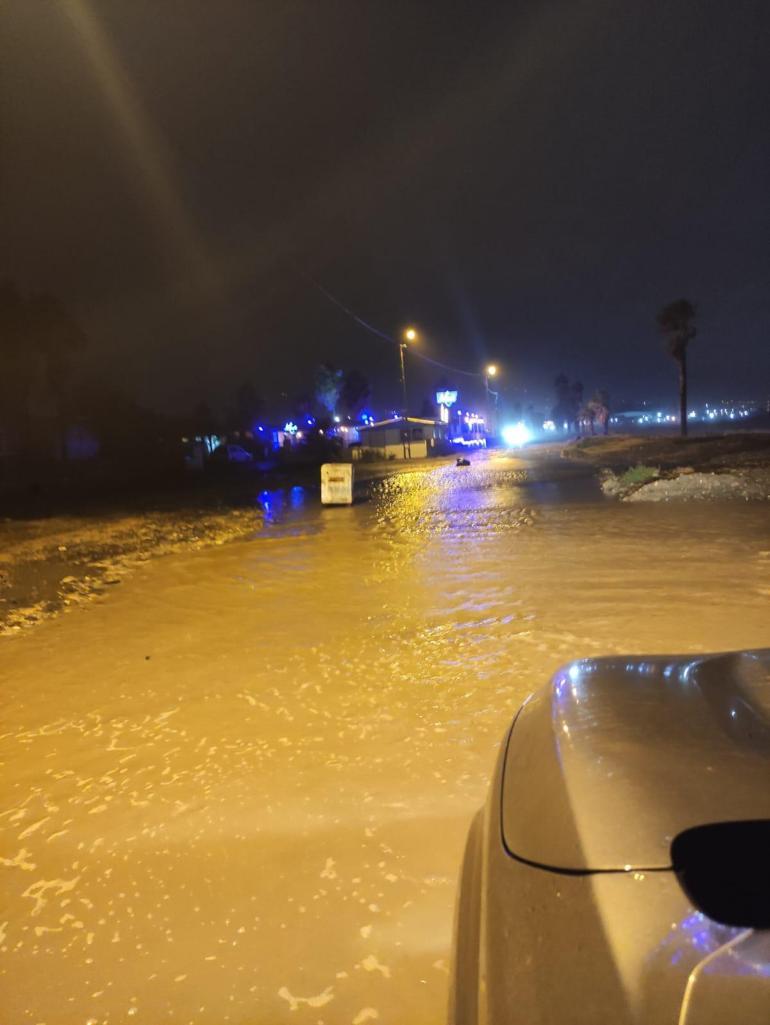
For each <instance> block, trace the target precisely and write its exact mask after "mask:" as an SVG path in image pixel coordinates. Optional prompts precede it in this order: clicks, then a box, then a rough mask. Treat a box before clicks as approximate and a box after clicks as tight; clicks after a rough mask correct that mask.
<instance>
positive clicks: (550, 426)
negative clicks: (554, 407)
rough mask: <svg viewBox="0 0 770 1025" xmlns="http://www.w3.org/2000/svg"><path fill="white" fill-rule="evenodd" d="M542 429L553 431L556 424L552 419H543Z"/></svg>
mask: <svg viewBox="0 0 770 1025" xmlns="http://www.w3.org/2000/svg"><path fill="white" fill-rule="evenodd" d="M543 430H544V431H555V430H556V424H555V423H554V422H553V420H544V421H543Z"/></svg>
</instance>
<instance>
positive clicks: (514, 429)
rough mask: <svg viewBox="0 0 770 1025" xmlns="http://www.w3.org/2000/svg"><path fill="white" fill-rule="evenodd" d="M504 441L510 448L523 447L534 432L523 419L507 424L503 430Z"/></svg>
mask: <svg viewBox="0 0 770 1025" xmlns="http://www.w3.org/2000/svg"><path fill="white" fill-rule="evenodd" d="M500 433H501V434H502V438H503V441H504V442H505V444H506V445H507V446H508V447H509V448H521V447H522V445H526V444H527V442H528V441H531V440H532V432H531V431H530V429H529V428H528V427H527V425H526V424H523V423H522V422H521V421H519V423H516V424H507V425H506V426H505V427H503V429H502V431H501V432H500Z"/></svg>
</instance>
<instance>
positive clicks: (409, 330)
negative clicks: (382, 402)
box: [398, 327, 417, 416]
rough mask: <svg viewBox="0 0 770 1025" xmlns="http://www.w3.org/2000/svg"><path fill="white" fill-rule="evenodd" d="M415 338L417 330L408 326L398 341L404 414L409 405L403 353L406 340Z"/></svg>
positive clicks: (411, 340) (407, 410)
mask: <svg viewBox="0 0 770 1025" xmlns="http://www.w3.org/2000/svg"><path fill="white" fill-rule="evenodd" d="M416 340H417V332H416V331H415V329H414V328H413V327H408V328H407V329H406V331H404V336H403V338H402V339H401V341H400V342H399V343H398V354H399V356H400V359H401V399H402V402H403V408H402V413H403V415H404V416H406V415H407V413H408V412H409V406H408V405H407V401H406V365H405V362H404V353H405V352H406V345H407V342H414V341H416Z"/></svg>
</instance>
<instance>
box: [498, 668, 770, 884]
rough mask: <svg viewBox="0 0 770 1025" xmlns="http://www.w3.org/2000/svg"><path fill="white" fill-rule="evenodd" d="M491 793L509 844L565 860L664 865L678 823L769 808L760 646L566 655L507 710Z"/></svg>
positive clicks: (761, 814) (588, 865) (769, 711)
mask: <svg viewBox="0 0 770 1025" xmlns="http://www.w3.org/2000/svg"><path fill="white" fill-rule="evenodd" d="M501 800H502V807H501V829H502V839H503V842H504V844H505V847H506V848H507V850H508V851H509V853H510V854H511V855H512V856H514V857H516V858H519V859H521V860H524V861H528V862H531V863H534V864H536V865H542V866H543V867H547V868H551V869H555V870H557V871H566V872H587V871H588V872H592V871H623V870H626V871H630V870H633V869H647V870H651V869H666V868H670V867H671V855H670V846H671V841H672V840H673V838H674V837H675V836H676V835H677V834H678V833H680V832H682V831H683V830H685V829H688V828H690V827H693V826H699V825H705V824H707V823H713V822H726V821H743V820H747V819H770V649H767V650H762V651H748V652H741V653H728V654H721V655H710V656H697V657H692V656H683V657H676V658H672V657H670V656H669V657H651V658H625V657H624V658H601V659H590V660H584V661H579V662H574V663H572V664H571V665H568V666H565V667H564V668H563V669H561V670H559V672H557V673H556V674H555V676H554V677H553V679H552V680H551V682H550V684H549V685H548V686H547V687H544V688H543V689H541V690H540V691H538V692H536V693H535V694H534V695H532V697H531V698H530V699H529V700H528V701H527V702H525V704H524V705H523V706H522V708H521V710H520V712H519V714H518V716H517V718H516V721H515V722H514V725H513V728H512V730H511V733H510V736H509V740H508V746H507V751H506V754H505V759H504V768H503V785H502V796H501Z"/></svg>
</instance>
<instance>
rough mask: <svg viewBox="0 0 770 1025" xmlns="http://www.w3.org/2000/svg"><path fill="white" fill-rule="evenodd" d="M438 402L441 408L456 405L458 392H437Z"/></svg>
mask: <svg viewBox="0 0 770 1025" xmlns="http://www.w3.org/2000/svg"><path fill="white" fill-rule="evenodd" d="M436 402H437V403H438V404H439V406H447V407H449V406H453V405H454V404H455V402H457V392H456V391H437V392H436Z"/></svg>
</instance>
